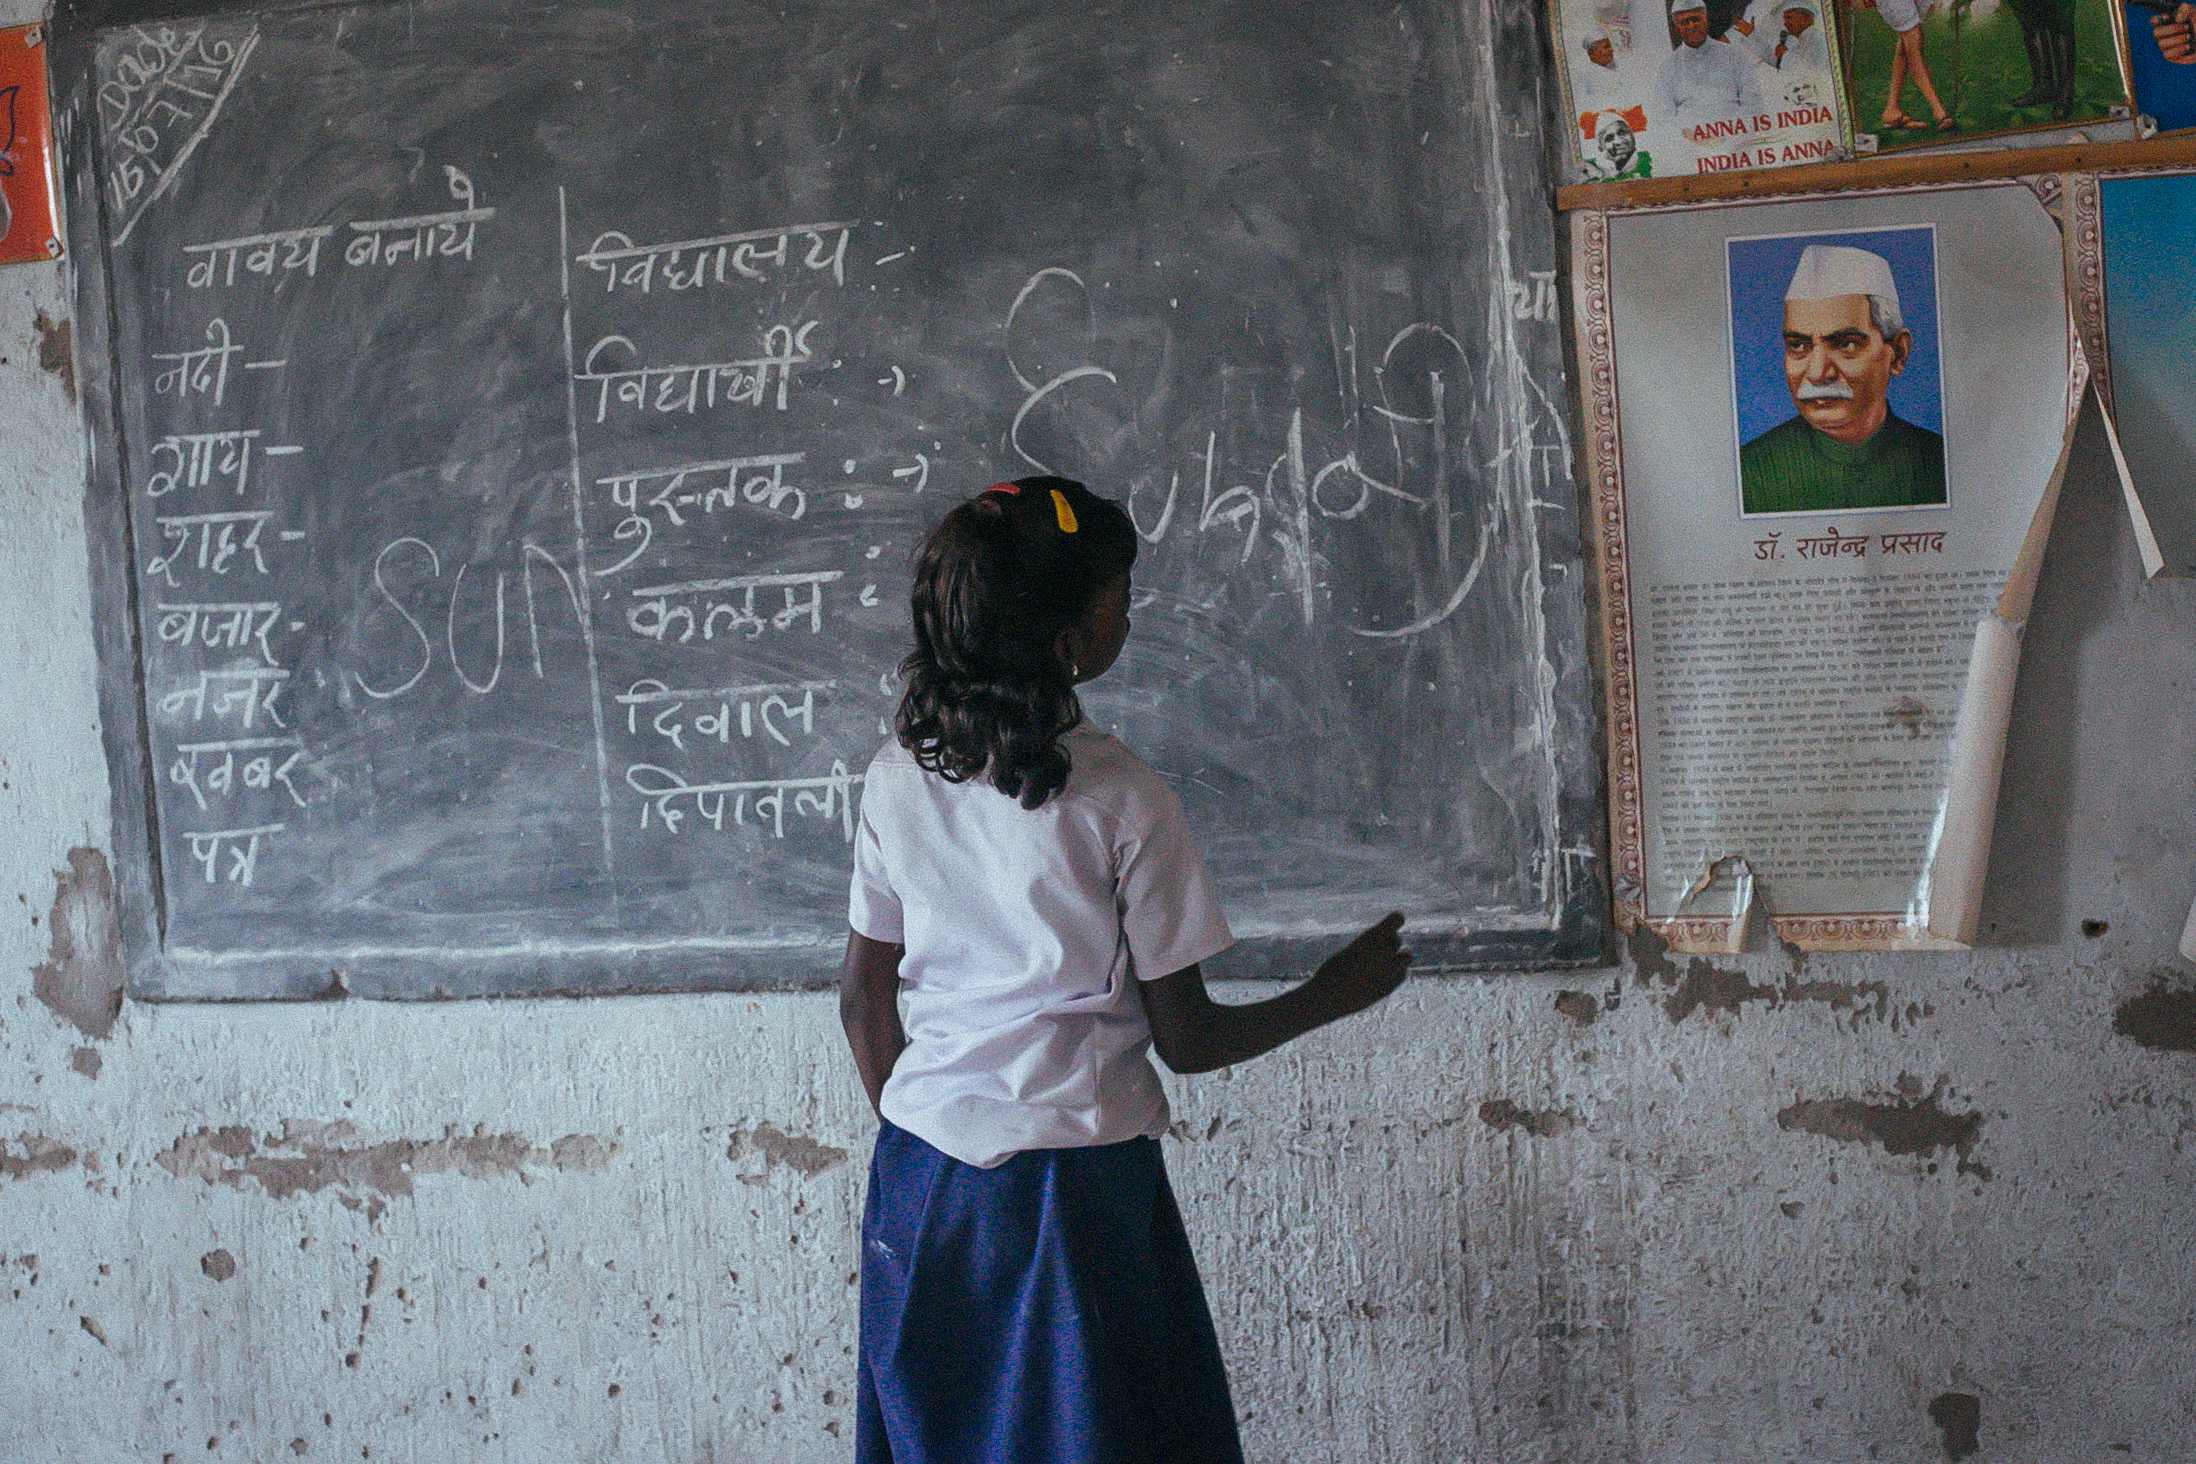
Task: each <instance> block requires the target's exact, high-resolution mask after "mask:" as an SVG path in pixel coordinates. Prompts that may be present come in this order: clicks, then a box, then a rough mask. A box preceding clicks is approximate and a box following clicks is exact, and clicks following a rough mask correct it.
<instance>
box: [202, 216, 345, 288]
mask: <svg viewBox="0 0 2196 1464" xmlns="http://www.w3.org/2000/svg"><path fill="white" fill-rule="evenodd" d="M334 232H335V225H334V224H316V225H315V226H313V227H312V228H309V229H284V230H282V231H281V232H279V233H274V234H247V235H245V236H244V237H242V238H239V239H216V240H213V241H212V242H211V243H207V244H186V245H184V246H183V252H184V253H185V254H202V255H204V256H205V258H203V259H198V260H193V261H192V263H191V268H190V272H189V273H188V274H186V275H185V276H184V277H183V282H184V284H186V285H187V286H189V287H190V288H191V289H194V290H202V289H205V288H206V287H207V286H209V285H212V284H214V283H216V282H218V283H220V284H221V285H223V286H224V287H226V286H229V285H233V284H235V283H236V262H237V260H238V259H239V258H241V259H242V260H243V261H244V273H245V274H246V275H247V276H249V275H260V276H262V277H265V276H270V275H272V274H274V272H275V270H276V269H277V267H279V268H280V269H281V270H282V271H283V273H285V274H287V273H288V272H289V271H291V270H293V269H302V270H304V271H305V274H306V277H307V278H310V277H312V276H313V275H315V274H317V273H318V272H319V270H320V241H321V240H323V239H325V238H327V237H328V236H329V235H330V234H333V233H334Z"/></svg>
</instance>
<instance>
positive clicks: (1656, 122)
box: [1549, 0, 1848, 182]
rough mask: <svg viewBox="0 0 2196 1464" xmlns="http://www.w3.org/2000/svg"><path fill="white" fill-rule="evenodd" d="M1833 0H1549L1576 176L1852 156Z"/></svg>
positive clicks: (1627, 175)
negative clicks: (1831, 13)
mask: <svg viewBox="0 0 2196 1464" xmlns="http://www.w3.org/2000/svg"><path fill="white" fill-rule="evenodd" d="M1828 4H1829V0H1749V3H1744V4H1740V3H1737V0H1551V4H1550V8H1549V21H1550V26H1551V28H1552V30H1553V32H1554V37H1553V39H1554V44H1555V47H1556V51H1557V54H1558V55H1559V56H1560V57H1561V58H1562V63H1563V64H1562V65H1561V66H1559V67H1558V68H1557V73H1558V80H1559V84H1560V85H1561V87H1562V91H1563V97H1564V101H1563V118H1564V127H1565V151H1566V153H1567V155H1568V157H1569V159H1570V162H1571V165H1572V168H1573V176H1574V178H1575V179H1576V180H1578V181H1583V182H1609V181H1613V180H1620V179H1633V178H1669V177H1676V176H1679V175H1682V174H1687V173H1714V172H1729V171H1734V170H1738V169H1743V168H1773V167H1783V166H1786V165H1788V164H1792V163H1808V162H1821V161H1824V160H1826V159H1830V158H1836V157H1842V156H1844V155H1845V153H1846V151H1847V147H1848V137H1847V133H1846V126H1845V117H1844V111H1843V102H1842V97H1841V93H1840V90H1839V85H1838V36H1837V26H1836V24H1835V21H1834V20H1833V19H1831V18H1829V17H1828V15H1827V11H1826V7H1827V5H1828Z"/></svg>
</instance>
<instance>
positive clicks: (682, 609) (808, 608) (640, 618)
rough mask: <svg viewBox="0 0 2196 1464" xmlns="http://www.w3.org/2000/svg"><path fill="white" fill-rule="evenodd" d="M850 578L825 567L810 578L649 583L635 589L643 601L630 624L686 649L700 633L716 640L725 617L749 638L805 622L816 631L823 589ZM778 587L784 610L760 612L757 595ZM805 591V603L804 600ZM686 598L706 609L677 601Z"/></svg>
mask: <svg viewBox="0 0 2196 1464" xmlns="http://www.w3.org/2000/svg"><path fill="white" fill-rule="evenodd" d="M845 577H846V571H844V570H839V569H825V570H816V571H812V572H810V573H807V574H746V575H734V576H733V577H731V578H729V579H716V580H692V581H689V582H687V583H684V584H675V585H644V586H642V587H640V588H638V589H636V590H634V591H633V595H634V597H635V598H636V599H638V600H639V601H640V603H639V604H637V605H634V606H632V607H631V608H629V609H628V610H627V611H626V612H625V623H626V626H627V627H628V628H629V629H631V630H632V631H634V632H635V633H636V634H639V635H644V636H647V637H648V638H649V639H650V640H653V641H667V640H672V639H676V640H677V641H678V642H679V643H680V644H682V645H683V644H685V643H686V642H687V641H690V640H692V639H693V638H694V632H695V631H697V630H699V631H700V632H701V638H702V639H703V640H715V639H716V637H717V629H718V621H719V620H720V619H722V620H723V621H724V623H725V628H726V629H727V630H744V631H745V632H746V633H747V638H748V639H749V640H753V639H754V638H755V637H757V636H759V635H761V634H762V633H763V630H764V628H765V627H766V626H768V627H775V628H776V629H778V630H790V629H792V628H793V627H794V626H795V625H798V624H799V623H800V622H801V621H802V620H803V619H805V620H807V621H808V629H809V631H810V632H811V633H815V632H819V631H821V630H822V629H823V587H824V586H825V585H827V584H830V583H831V582H832V581H834V580H839V579H844V578H845ZM772 589H775V590H782V591H784V594H785V604H784V606H783V608H781V609H778V610H775V611H772V610H769V609H768V607H765V608H764V609H763V610H760V611H758V610H757V609H756V608H755V592H756V591H757V590H772ZM804 590H805V591H806V592H807V599H806V601H805V602H804V601H803V600H802V599H801V598H800V596H801V592H802V591H804ZM686 598H692V599H695V600H697V601H698V602H700V604H701V605H702V606H703V609H702V611H701V613H700V615H699V616H697V615H696V614H695V611H694V607H693V606H691V605H678V604H674V603H672V602H673V601H675V600H680V599H686ZM674 626H676V627H678V634H677V636H676V637H674V636H673V635H672V633H671V632H672V628H673V627H674Z"/></svg>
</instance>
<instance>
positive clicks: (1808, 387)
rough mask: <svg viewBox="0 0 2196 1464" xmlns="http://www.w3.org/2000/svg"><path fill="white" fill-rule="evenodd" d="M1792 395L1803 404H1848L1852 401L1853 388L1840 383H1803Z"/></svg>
mask: <svg viewBox="0 0 2196 1464" xmlns="http://www.w3.org/2000/svg"><path fill="white" fill-rule="evenodd" d="M1792 395H1793V397H1794V398H1795V399H1796V400H1798V401H1803V402H1849V401H1851V400H1852V399H1853V388H1851V387H1850V386H1847V385H1846V384H1845V383H1844V382H1842V381H1824V382H1820V383H1818V382H1813V381H1803V382H1801V383H1800V386H1799V390H1798V391H1795V392H1793V393H1792Z"/></svg>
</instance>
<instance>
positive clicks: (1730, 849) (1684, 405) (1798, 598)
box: [1571, 183, 2088, 950]
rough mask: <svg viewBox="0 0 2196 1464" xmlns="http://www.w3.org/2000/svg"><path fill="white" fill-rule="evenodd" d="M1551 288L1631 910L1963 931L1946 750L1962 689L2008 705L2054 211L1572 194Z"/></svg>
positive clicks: (2043, 360) (1975, 829)
mask: <svg viewBox="0 0 2196 1464" xmlns="http://www.w3.org/2000/svg"><path fill="white" fill-rule="evenodd" d="M1571 278H1572V290H1573V317H1572V318H1573V321H1574V324H1575V328H1576V330H1577V332H1578V349H1579V360H1580V366H1581V370H1580V379H1581V381H1582V383H1583V388H1582V389H1583V394H1584V398H1585V400H1584V403H1583V408H1584V410H1583V421H1584V432H1583V434H1582V440H1581V446H1582V448H1583V456H1584V459H1585V462H1586V464H1587V470H1588V471H1587V479H1588V482H1589V483H1590V485H1591V491H1592V493H1593V522H1594V524H1595V527H1596V542H1595V564H1596V568H1597V572H1598V574H1599V587H1600V596H1599V602H1598V603H1599V605H1600V609H1601V616H1602V640H1603V645H1604V646H1605V647H1606V654H1607V665H1608V673H1607V680H1606V683H1605V685H1606V695H1607V697H1608V711H1607V722H1606V725H1607V727H1608V737H1609V749H1610V750H1609V827H1610V834H1609V842H1610V859H1611V866H1612V868H1613V870H1614V871H1615V875H1616V880H1615V886H1616V892H1617V908H1618V918H1619V920H1620V921H1621V922H1623V923H1625V924H1626V925H1627V926H1630V925H1632V924H1644V925H1647V926H1649V927H1650V928H1652V929H1654V930H1656V931H1658V932H1660V933H1661V934H1662V935H1663V937H1664V938H1665V939H1667V940H1669V941H1670V942H1672V944H1673V945H1676V946H1679V947H1681V948H1685V949H1693V950H1727V949H1732V948H1733V946H1732V945H1731V944H1730V943H1731V942H1735V941H1742V940H1743V939H1744V931H1745V928H1746V917H1747V911H1748V909H1749V908H1750V909H1752V910H1754V911H1757V912H1760V913H1765V914H1766V915H1767V917H1768V920H1769V924H1770V926H1771V928H1772V929H1774V930H1775V931H1776V933H1777V934H1778V935H1779V936H1780V937H1781V938H1783V939H1785V940H1788V941H1790V942H1792V943H1793V944H1795V945H1798V946H1801V947H1802V948H1806V949H1816V950H1829V949H1847V950H1856V949H1858V950H1892V949H1910V948H1929V947H1932V946H1941V944H1942V943H1943V942H1946V941H1952V942H1957V941H1959V940H1962V939H1966V938H1969V935H1971V934H1972V932H1971V931H1969V932H1968V934H1965V935H1963V934H1962V933H1961V932H1962V931H1963V930H1966V929H1967V925H1966V921H1967V917H1968V914H1969V913H1970V904H1969V895H1970V893H1971V892H1979V889H1980V885H1979V882H1978V881H1977V880H1976V879H1975V878H1971V875H1973V874H1974V873H1975V872H1977V871H1980V870H1981V869H1982V868H1983V867H1984V865H1986V863H1987V853H1988V849H1989V841H1990V829H1989V823H1988V817H1989V813H1990V811H1991V810H1993V809H1994V808H1995V806H1996V805H1995V802H1994V798H1995V784H1994V783H1992V784H1991V786H1990V789H1989V790H1988V792H1987V793H1982V792H1978V793H1976V794H1975V796H1974V797H1973V798H1969V797H1968V796H1967V794H1966V793H1965V792H1964V791H1962V790H1967V789H1969V788H1977V789H1979V788H1980V787H1981V782H1980V781H1978V780H1983V779H1985V778H1986V774H1985V773H1984V772H1981V771H1975V770H1976V769H1983V768H1988V767H1994V766H1995V764H1994V763H1993V762H1991V761H1990V759H1991V757H1992V755H1993V754H1992V751H1991V748H1990V745H1989V743H1988V741H1987V735H1988V734H1987V733H1986V732H1976V733H1974V734H1973V735H1972V736H1971V737H1970V738H1969V741H1968V743H1967V744H1965V745H1964V747H1956V746H1955V743H1956V742H1957V741H1958V738H1959V735H1960V727H1961V722H1962V719H1963V718H1967V716H1968V712H1967V706H1968V702H1969V695H1968V693H1969V691H1970V689H1971V686H1972V687H1974V688H1979V689H1978V690H1977V695H1976V699H1975V705H1976V706H1977V707H1978V708H1980V709H1984V710H1987V711H1988V713H1989V715H1990V716H1995V715H1997V709H2000V708H2003V707H2006V706H2009V705H2010V691H2009V689H2008V688H2009V687H2010V686H2011V684H2012V682H2011V671H2010V666H2008V664H2007V661H2006V657H2005V655H2004V654H2003V653H2004V652H2005V651H2006V649H2007V646H2008V642H2010V655H2011V663H2010V665H2011V666H2017V663H2018V648H2019V641H2018V637H2017V635H2015V634H2013V633H2012V632H2009V631H2007V630H2006V629H2005V626H2006V624H2007V622H2006V621H2005V619H2004V618H2003V617H2001V616H2000V615H1999V613H1998V612H1999V609H2000V607H2001V605H2003V604H2005V603H2007V602H2005V601H2004V598H2003V597H2004V596H2006V595H2007V594H2008V593H2009V591H2011V590H2013V589H2014V588H2015V586H2016V584H2017V583H2025V581H2017V576H2018V575H2019V574H2020V573H2021V572H2022V571H2021V565H2022V563H2023V561H2022V555H2023V553H2024V549H2025V547H2026V546H2027V545H2028V544H2030V542H2031V540H2032V538H2033V536H2034V533H2035V526H2036V525H2037V524H2038V523H2039V521H2041V522H2043V523H2048V522H2049V520H2048V507H2047V493H2048V491H2049V489H2050V486H2051V485H2052V484H2053V483H2054V482H2055V481H2057V472H2058V464H2059V463H2060V462H2061V461H2062V460H2063V457H2064V454H2065V451H2066V444H2067V442H2068V441H2069V432H2070V426H2069V424H2070V423H2071V422H2072V421H2073V420H2074V416H2073V409H2074V407H2075V406H2076V405H2077V404H2079V403H2080V401H2081V400H2082V399H2083V393H2084V391H2085V390H2086V383H2087V381H2088V375H2087V368H2086V366H2085V365H2084V364H2083V363H2084V359H2085V358H2083V357H2082V356H2080V355H2078V354H2077V353H2075V352H2074V351H2073V350H2072V349H2071V348H2070V346H2069V337H2068V331H2067V323H2068V316H2067V313H2066V299H2067V294H2066V285H2067V270H2066V258H2065V254H2064V249H2063V246H2062V243H2061V236H2060V230H2059V224H2058V221H2057V219H2056V218H2055V217H2054V215H2053V214H2052V213H2051V212H2050V210H2049V209H2048V208H2047V207H2046V205H2045V202H2044V200H2043V199H2042V198H2040V197H2039V196H2038V194H2037V193H2036V192H2035V191H2033V190H2032V189H2030V188H2029V187H2028V186H2027V185H2025V184H2022V183H2002V184H1999V183H1993V184H1984V185H1978V186H1962V187H1956V188H1927V187H1922V188H1911V189H1896V190H1891V189H1886V190H1878V191H1874V192H1871V193H1868V194H1861V195H1855V194H1819V195H1799V196H1795V197H1791V198H1784V199H1769V200H1762V201H1749V202H1745V203H1732V204H1725V203H1715V204H1710V205H1706V206H1703V207H1695V208H1656V209H1626V210H1615V211H1611V212H1609V213H1606V214H1603V213H1595V212H1592V211H1583V212H1579V213H1575V214H1573V215H1572V275H1571ZM1986 627H1987V628H1988V634H1989V639H1988V641H1987V643H1986V641H1985V628H1986ZM1978 647H1983V648H1984V650H1985V652H1987V654H1988V656H1989V658H1990V659H1988V660H1986V661H1981V662H1978V660H1977V655H1978ZM1978 664H1981V665H1983V666H1984V667H1985V668H1986V669H1987V670H1989V672H1990V674H1988V675H1979V676H1971V674H1970V668H1971V667H1973V666H1975V665H1978ZM2000 668H2005V670H2006V674H2005V675H2004V676H2002V677H2001V676H1999V675H1998V670H1999V669H2000ZM1982 715H1983V711H1978V713H1977V716H1979V717H1980V716H1982ZM1972 725H1975V726H1987V725H1989V724H1988V722H1987V718H1986V719H1985V720H1984V721H1982V722H1974V723H1972ZM1978 739H1980V740H1978ZM1956 753H1958V754H1960V755H1959V756H1955V754H1956ZM1955 791H1961V798H1960V800H1957V801H1956V800H1955V799H1954V796H1953V795H1954V792H1955ZM1955 809H1957V810H1960V811H1961V812H1960V817H1959V818H1958V819H1957V820H1955V819H1954V817H1953V812H1952V810H1955ZM1975 809H1980V810H1981V812H1980V813H1979V814H1976V815H1975V816H1974V817H1972V818H1970V817H1969V816H1968V814H1969V812H1971V811H1972V810H1975ZM1940 821H1941V822H1940Z"/></svg>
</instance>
